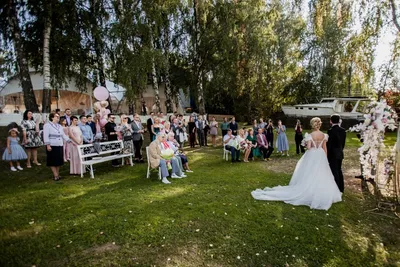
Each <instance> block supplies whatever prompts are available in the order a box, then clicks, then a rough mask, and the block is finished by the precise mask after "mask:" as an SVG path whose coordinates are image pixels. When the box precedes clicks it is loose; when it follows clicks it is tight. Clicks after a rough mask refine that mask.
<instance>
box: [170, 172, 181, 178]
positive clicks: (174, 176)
mask: <svg viewBox="0 0 400 267" xmlns="http://www.w3.org/2000/svg"><path fill="white" fill-rule="evenodd" d="M171 178H182V177H181V176H178V175H176V174H175V173H173V174H172V175H171Z"/></svg>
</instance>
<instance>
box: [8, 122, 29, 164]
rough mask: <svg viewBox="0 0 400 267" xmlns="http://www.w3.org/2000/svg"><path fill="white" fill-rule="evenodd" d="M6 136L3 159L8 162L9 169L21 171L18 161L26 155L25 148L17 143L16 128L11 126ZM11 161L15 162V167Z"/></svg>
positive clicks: (24, 158)
mask: <svg viewBox="0 0 400 267" xmlns="http://www.w3.org/2000/svg"><path fill="white" fill-rule="evenodd" d="M8 134H9V136H8V138H7V149H6V150H4V153H3V160H5V161H9V162H10V168H11V171H13V172H15V171H17V169H18V170H20V171H22V170H23V169H22V168H21V166H20V164H19V161H20V160H26V159H27V158H28V156H27V155H26V153H25V150H24V149H23V148H22V146H20V145H19V143H18V142H19V137H18V134H19V132H18V129H17V128H12V129H10V130H9V131H8ZM13 161H15V162H16V163H17V168H15V167H14V165H13Z"/></svg>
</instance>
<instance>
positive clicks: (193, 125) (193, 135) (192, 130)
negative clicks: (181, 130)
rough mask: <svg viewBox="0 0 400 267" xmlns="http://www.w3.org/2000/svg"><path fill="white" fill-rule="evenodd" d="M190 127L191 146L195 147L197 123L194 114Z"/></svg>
mask: <svg viewBox="0 0 400 267" xmlns="http://www.w3.org/2000/svg"><path fill="white" fill-rule="evenodd" d="M188 127H189V143H190V147H191V148H194V146H195V142H196V123H195V122H194V118H193V117H192V116H190V118H189V123H188Z"/></svg>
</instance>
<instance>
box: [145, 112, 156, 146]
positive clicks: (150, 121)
mask: <svg viewBox="0 0 400 267" xmlns="http://www.w3.org/2000/svg"><path fill="white" fill-rule="evenodd" d="M153 117H154V112H150V118H148V119H147V122H146V127H147V131H148V132H149V134H150V141H153V140H154V137H153V135H154V134H153V131H152V129H151V126H152V125H153V124H154V120H153Z"/></svg>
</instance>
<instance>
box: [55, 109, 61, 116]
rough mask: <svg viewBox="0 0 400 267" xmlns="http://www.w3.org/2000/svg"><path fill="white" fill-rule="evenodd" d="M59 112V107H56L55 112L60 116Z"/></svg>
mask: <svg viewBox="0 0 400 267" xmlns="http://www.w3.org/2000/svg"><path fill="white" fill-rule="evenodd" d="M60 113H61V111H60V109H59V108H56V114H57V115H59V116H61V115H60Z"/></svg>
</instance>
